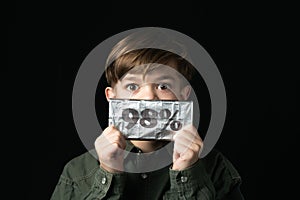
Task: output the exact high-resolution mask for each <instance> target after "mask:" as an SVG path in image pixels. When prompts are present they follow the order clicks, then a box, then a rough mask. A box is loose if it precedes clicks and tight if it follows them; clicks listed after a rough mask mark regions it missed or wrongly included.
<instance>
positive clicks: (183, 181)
mask: <svg viewBox="0 0 300 200" xmlns="http://www.w3.org/2000/svg"><path fill="white" fill-rule="evenodd" d="M180 180H181V182H182V183H185V182H187V180H188V178H187V177H186V176H182V177H181V178H180Z"/></svg>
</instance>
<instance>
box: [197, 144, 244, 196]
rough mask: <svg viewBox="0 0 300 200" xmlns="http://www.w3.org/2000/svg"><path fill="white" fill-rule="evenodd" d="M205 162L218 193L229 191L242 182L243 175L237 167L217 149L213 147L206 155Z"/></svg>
mask: <svg viewBox="0 0 300 200" xmlns="http://www.w3.org/2000/svg"><path fill="white" fill-rule="evenodd" d="M203 163H204V165H205V169H206V172H207V173H208V174H209V176H210V179H211V181H212V182H213V184H214V187H215V189H216V192H217V194H222V193H228V192H229V191H232V190H233V189H234V188H235V187H237V186H239V185H240V184H241V181H242V180H241V176H240V175H239V173H238V171H237V170H236V168H235V167H234V166H233V164H232V163H231V162H230V161H229V159H228V158H226V157H225V156H224V155H223V153H221V152H220V151H218V150H217V149H213V150H212V151H211V152H210V153H209V154H208V155H207V156H205V157H204V158H203Z"/></svg>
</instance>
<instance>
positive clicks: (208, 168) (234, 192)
mask: <svg viewBox="0 0 300 200" xmlns="http://www.w3.org/2000/svg"><path fill="white" fill-rule="evenodd" d="M126 149H127V150H130V151H136V150H137V148H136V147H134V146H133V145H132V144H131V145H127V147H126ZM93 154H94V155H95V151H91V152H87V153H85V154H83V155H80V156H78V157H76V158H74V159H73V160H71V161H70V162H69V163H67V164H66V166H65V167H64V170H63V172H62V174H61V176H60V178H59V181H58V183H57V185H56V187H55V191H54V193H53V194H52V197H51V200H58V199H61V200H69V199H73V200H77V199H78V200H79V199H80V200H83V199H85V200H88V199H110V200H112V199H139V200H148V199H172V200H175V199H203V200H206V199H209V200H212V199H222V200H225V199H232V200H234V199H237V200H238V199H243V197H242V194H241V193H240V192H239V186H240V184H241V177H240V176H239V174H238V172H237V171H236V169H235V168H234V167H233V165H232V164H231V163H230V162H229V161H228V160H227V159H226V158H225V157H224V156H223V155H222V154H221V153H220V152H218V151H217V150H212V151H211V152H210V153H209V154H208V155H207V156H205V157H204V158H202V159H200V160H199V161H198V162H196V163H195V164H194V165H193V166H191V167H190V168H188V169H185V170H182V171H175V170H172V169H171V168H170V166H166V167H164V168H162V169H158V170H156V171H152V172H147V173H128V172H123V173H118V174H112V173H109V172H107V171H105V170H104V169H102V168H101V167H100V166H99V161H98V160H97V159H96V158H95V156H93Z"/></svg>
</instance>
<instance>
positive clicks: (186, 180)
mask: <svg viewBox="0 0 300 200" xmlns="http://www.w3.org/2000/svg"><path fill="white" fill-rule="evenodd" d="M169 175H170V182H171V187H170V190H169V191H167V192H166V193H165V195H164V198H163V199H165V200H168V199H172V200H173V199H174V200H175V199H203V200H212V199H215V190H214V187H213V183H212V182H211V180H210V179H209V176H208V174H207V173H206V171H205V168H204V166H203V163H202V161H201V160H199V161H198V162H196V163H195V164H194V165H193V166H191V167H190V168H188V169H185V170H182V171H175V170H171V169H170V172H169ZM199 177H201V178H199Z"/></svg>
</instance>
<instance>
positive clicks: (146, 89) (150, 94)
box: [136, 83, 158, 100]
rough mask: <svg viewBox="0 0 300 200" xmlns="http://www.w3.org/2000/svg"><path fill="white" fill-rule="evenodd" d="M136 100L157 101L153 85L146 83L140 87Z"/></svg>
mask: <svg viewBox="0 0 300 200" xmlns="http://www.w3.org/2000/svg"><path fill="white" fill-rule="evenodd" d="M136 98H138V99H146V100H155V99H158V96H157V92H156V85H155V84H154V83H148V84H145V85H143V86H141V88H140V91H139V93H138V94H137V96H136Z"/></svg>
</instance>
